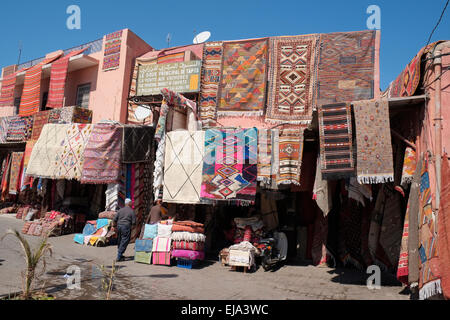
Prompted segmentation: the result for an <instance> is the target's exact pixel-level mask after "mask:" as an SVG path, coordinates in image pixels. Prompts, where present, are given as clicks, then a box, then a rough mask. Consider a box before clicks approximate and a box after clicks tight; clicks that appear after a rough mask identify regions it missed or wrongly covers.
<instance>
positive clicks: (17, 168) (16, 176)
mask: <svg viewBox="0 0 450 320" xmlns="http://www.w3.org/2000/svg"><path fill="white" fill-rule="evenodd" d="M11 159H12V160H11V172H10V176H9V194H17V193H18V191H20V189H19V183H20V177H21V175H22V164H23V162H22V161H23V152H13V153H12V157H11Z"/></svg>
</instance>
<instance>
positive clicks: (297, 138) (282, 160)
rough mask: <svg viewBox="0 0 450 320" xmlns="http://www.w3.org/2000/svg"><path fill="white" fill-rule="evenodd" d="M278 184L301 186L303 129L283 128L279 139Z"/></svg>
mask: <svg viewBox="0 0 450 320" xmlns="http://www.w3.org/2000/svg"><path fill="white" fill-rule="evenodd" d="M278 150H279V155H278V156H279V174H278V176H277V184H278V185H280V184H291V183H292V184H295V185H300V172H301V165H302V154H303V128H287V127H286V128H283V129H281V130H280V137H279V149H278Z"/></svg>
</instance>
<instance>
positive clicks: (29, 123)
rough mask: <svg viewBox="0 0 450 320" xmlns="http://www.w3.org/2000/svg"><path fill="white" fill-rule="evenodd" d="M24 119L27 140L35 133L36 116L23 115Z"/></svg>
mask: <svg viewBox="0 0 450 320" xmlns="http://www.w3.org/2000/svg"><path fill="white" fill-rule="evenodd" d="M22 120H23V121H24V122H25V130H24V141H27V140H29V139H30V138H31V135H32V133H33V124H34V117H33V116H28V117H22Z"/></svg>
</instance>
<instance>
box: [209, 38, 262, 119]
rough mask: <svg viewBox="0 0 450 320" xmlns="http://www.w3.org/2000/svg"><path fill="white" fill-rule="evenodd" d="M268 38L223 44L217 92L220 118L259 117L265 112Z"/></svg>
mask: <svg viewBox="0 0 450 320" xmlns="http://www.w3.org/2000/svg"><path fill="white" fill-rule="evenodd" d="M267 50H268V39H267V38H265V39H258V40H245V41H236V42H224V43H223V56H222V70H221V71H222V73H221V76H220V84H219V91H218V94H217V96H218V105H217V114H218V115H219V116H261V115H263V112H264V104H265V94H266V81H267V70H266V69H267V62H268V61H267V60H268V56H267V55H268V54H267V53H268V52H267Z"/></svg>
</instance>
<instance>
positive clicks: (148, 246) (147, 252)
mask: <svg viewBox="0 0 450 320" xmlns="http://www.w3.org/2000/svg"><path fill="white" fill-rule="evenodd" d="M157 236H158V224H146V225H145V226H144V235H143V236H142V239H136V242H135V243H134V251H135V253H134V261H136V262H140V263H146V264H151V261H152V250H153V239H155V238H156V237H157Z"/></svg>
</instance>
